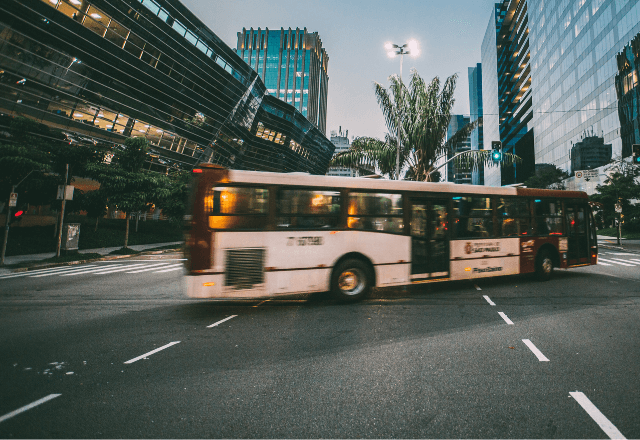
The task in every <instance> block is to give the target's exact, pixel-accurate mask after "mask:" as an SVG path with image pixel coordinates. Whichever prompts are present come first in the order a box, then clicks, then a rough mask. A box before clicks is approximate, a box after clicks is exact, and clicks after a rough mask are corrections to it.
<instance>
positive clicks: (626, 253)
mask: <svg viewBox="0 0 640 440" xmlns="http://www.w3.org/2000/svg"><path fill="white" fill-rule="evenodd" d="M609 255H624V256H625V257H628V256H629V255H632V254H630V253H629V252H609Z"/></svg>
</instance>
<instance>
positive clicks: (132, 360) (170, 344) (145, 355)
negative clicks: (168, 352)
mask: <svg viewBox="0 0 640 440" xmlns="http://www.w3.org/2000/svg"><path fill="white" fill-rule="evenodd" d="M179 343H180V341H173V342H170V343H168V344H167V345H163V346H162V347H160V348H156V349H155V350H151V351H150V352H149V353H145V354H143V355H141V356H138V357H135V358H133V359H129V360H128V361H127V362H125V364H132V363H134V362H136V361H139V360H140V359H144V358H146V357H147V356H151V355H152V354H154V353H157V352H159V351H162V350H164V349H165V348H169V347H171V346H172V345H176V344H179Z"/></svg>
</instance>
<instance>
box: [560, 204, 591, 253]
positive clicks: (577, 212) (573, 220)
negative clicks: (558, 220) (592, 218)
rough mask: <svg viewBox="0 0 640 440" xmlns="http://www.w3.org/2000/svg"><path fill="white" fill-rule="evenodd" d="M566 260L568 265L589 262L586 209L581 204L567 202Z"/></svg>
mask: <svg viewBox="0 0 640 440" xmlns="http://www.w3.org/2000/svg"><path fill="white" fill-rule="evenodd" d="M565 212H566V213H567V237H568V250H567V260H568V264H569V266H572V265H574V264H585V263H588V262H589V236H588V235H587V222H588V221H589V220H588V211H587V207H586V206H585V205H583V204H577V203H571V202H569V203H567V204H566V211H565Z"/></svg>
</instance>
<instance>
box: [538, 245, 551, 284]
mask: <svg viewBox="0 0 640 440" xmlns="http://www.w3.org/2000/svg"><path fill="white" fill-rule="evenodd" d="M536 274H537V276H538V279H539V280H540V281H549V280H550V279H551V275H553V257H552V256H551V253H550V252H549V251H548V250H544V251H542V252H540V253H539V254H538V258H536Z"/></svg>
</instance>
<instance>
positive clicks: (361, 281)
mask: <svg viewBox="0 0 640 440" xmlns="http://www.w3.org/2000/svg"><path fill="white" fill-rule="evenodd" d="M372 287H373V275H372V273H371V268H370V267H369V265H367V264H366V263H365V262H363V261H362V260H358V259H355V258H350V259H347V260H344V261H341V262H340V263H339V264H338V265H337V266H336V267H335V269H334V271H333V274H332V275H331V293H332V294H333V296H334V297H335V298H336V299H338V300H339V301H343V302H353V301H358V300H360V299H362V298H365V297H366V296H368V295H369V293H371V288H372Z"/></svg>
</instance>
